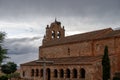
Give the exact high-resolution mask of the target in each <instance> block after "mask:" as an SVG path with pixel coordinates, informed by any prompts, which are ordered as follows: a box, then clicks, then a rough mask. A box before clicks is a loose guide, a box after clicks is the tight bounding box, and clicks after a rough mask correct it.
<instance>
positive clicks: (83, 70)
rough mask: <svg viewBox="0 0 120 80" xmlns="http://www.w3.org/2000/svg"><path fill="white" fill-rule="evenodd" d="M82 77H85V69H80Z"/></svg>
mask: <svg viewBox="0 0 120 80" xmlns="http://www.w3.org/2000/svg"><path fill="white" fill-rule="evenodd" d="M80 78H85V69H83V68H82V69H80Z"/></svg>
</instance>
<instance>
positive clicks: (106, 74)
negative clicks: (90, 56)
mask: <svg viewBox="0 0 120 80" xmlns="http://www.w3.org/2000/svg"><path fill="white" fill-rule="evenodd" d="M102 68H103V80H108V79H110V59H109V55H108V47H107V46H105V49H104V55H103V58H102Z"/></svg>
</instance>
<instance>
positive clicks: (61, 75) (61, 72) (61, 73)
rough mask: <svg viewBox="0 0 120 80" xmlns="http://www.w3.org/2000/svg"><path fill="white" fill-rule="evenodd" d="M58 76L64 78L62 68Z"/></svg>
mask: <svg viewBox="0 0 120 80" xmlns="http://www.w3.org/2000/svg"><path fill="white" fill-rule="evenodd" d="M60 78H64V70H63V69H61V70H60Z"/></svg>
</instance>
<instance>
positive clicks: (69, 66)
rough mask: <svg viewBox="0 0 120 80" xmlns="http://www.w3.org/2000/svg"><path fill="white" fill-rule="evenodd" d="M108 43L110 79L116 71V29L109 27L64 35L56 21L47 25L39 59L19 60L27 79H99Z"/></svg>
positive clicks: (119, 44) (119, 50) (119, 37)
mask: <svg viewBox="0 0 120 80" xmlns="http://www.w3.org/2000/svg"><path fill="white" fill-rule="evenodd" d="M105 46H108V52H109V58H110V65H111V79H112V78H113V76H114V74H115V73H116V72H118V71H120V64H119V63H120V30H113V29H111V28H107V29H102V30H96V31H92V32H87V33H82V34H77V35H72V36H65V29H64V26H61V23H60V22H58V21H56V20H55V22H53V23H51V24H50V25H47V27H46V34H45V36H44V38H43V42H42V45H41V46H40V47H39V59H38V60H34V61H31V62H28V63H24V64H21V77H22V78H24V79H28V80H102V63H101V62H102V57H103V54H104V48H105Z"/></svg>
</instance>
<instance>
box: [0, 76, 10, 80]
mask: <svg viewBox="0 0 120 80" xmlns="http://www.w3.org/2000/svg"><path fill="white" fill-rule="evenodd" d="M0 80H8V78H7V76H1V77H0Z"/></svg>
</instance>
